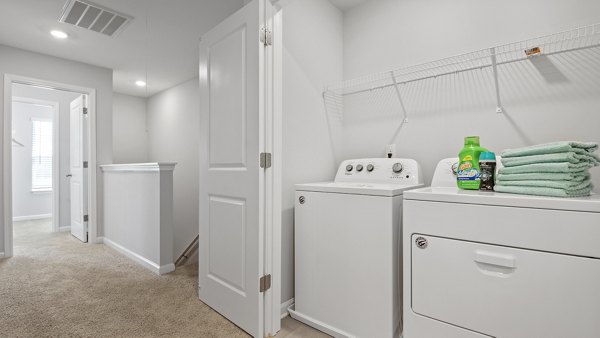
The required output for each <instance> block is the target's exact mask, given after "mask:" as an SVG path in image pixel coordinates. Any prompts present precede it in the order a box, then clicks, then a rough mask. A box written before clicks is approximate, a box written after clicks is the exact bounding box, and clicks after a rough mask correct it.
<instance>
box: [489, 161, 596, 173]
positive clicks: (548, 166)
mask: <svg viewBox="0 0 600 338" xmlns="http://www.w3.org/2000/svg"><path fill="white" fill-rule="evenodd" d="M592 166H593V165H592V164H591V163H588V162H584V163H577V164H573V163H568V162H560V163H534V164H526V165H519V166H515V167H502V168H500V169H499V170H498V173H499V174H527V173H567V174H574V173H580V172H581V171H583V170H586V169H589V168H591V167H592Z"/></svg>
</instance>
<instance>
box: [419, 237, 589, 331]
mask: <svg viewBox="0 0 600 338" xmlns="http://www.w3.org/2000/svg"><path fill="white" fill-rule="evenodd" d="M411 252H412V309H413V311H415V312H416V313H418V314H421V315H424V316H427V317H430V318H433V319H437V320H440V321H443V322H446V323H450V324H453V325H457V326H460V327H463V328H467V329H470V330H473V331H476V332H480V333H484V334H488V335H491V336H494V337H511V338H518V337H523V338H531V337H545V338H548V337H557V338H559V337H560V338H563V337H579V338H583V337H589V338H592V337H600V321H599V320H598V314H599V313H600V287H598V286H599V285H600V260H598V259H592V258H584V257H577V256H568V255H560V254H553V253H547V252H540V251H532V250H523V249H514V248H508V247H502V246H494V245H486V244H479V243H473V242H467V241H461V240H453V239H446V238H439V237H433V236H426V235H413V236H412V250H411Z"/></svg>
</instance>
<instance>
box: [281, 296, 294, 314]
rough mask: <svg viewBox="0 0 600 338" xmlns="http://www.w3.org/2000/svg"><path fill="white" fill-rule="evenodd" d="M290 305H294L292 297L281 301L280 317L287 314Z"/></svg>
mask: <svg viewBox="0 0 600 338" xmlns="http://www.w3.org/2000/svg"><path fill="white" fill-rule="evenodd" d="M292 305H294V298H292V299H290V300H288V301H286V302H283V303H281V319H283V318H285V317H287V316H289V314H290V313H289V312H288V308H289V307H290V306H292Z"/></svg>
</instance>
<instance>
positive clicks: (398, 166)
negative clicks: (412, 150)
mask: <svg viewBox="0 0 600 338" xmlns="http://www.w3.org/2000/svg"><path fill="white" fill-rule="evenodd" d="M402 169H404V168H403V167H402V163H400V162H398V163H394V166H392V170H393V171H394V172H395V173H396V174H399V173H401V172H402Z"/></svg>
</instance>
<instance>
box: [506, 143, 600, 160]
mask: <svg viewBox="0 0 600 338" xmlns="http://www.w3.org/2000/svg"><path fill="white" fill-rule="evenodd" d="M596 150H598V144H597V143H592V142H555V143H546V144H538V145H535V146H531V147H524V148H518V149H507V150H505V151H504V152H502V154H501V155H502V157H503V158H504V157H516V156H529V155H542V154H554V153H564V152H569V151H572V152H575V153H578V154H585V153H593V152H594V151H596Z"/></svg>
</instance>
